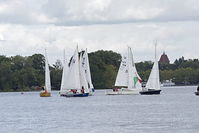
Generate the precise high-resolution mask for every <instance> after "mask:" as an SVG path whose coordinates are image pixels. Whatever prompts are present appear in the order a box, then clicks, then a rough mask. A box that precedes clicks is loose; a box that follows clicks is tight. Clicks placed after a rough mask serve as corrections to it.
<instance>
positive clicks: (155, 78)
mask: <svg viewBox="0 0 199 133" xmlns="http://www.w3.org/2000/svg"><path fill="white" fill-rule="evenodd" d="M156 46H157V44H155V61H154V64H153V68H152V70H151V73H150V76H149V79H148V81H147V84H146V88H147V89H155V90H160V76H159V65H158V60H157V55H156V54H157V53H156Z"/></svg>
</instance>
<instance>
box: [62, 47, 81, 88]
mask: <svg viewBox="0 0 199 133" xmlns="http://www.w3.org/2000/svg"><path fill="white" fill-rule="evenodd" d="M65 89H67V90H70V89H76V90H80V89H81V84H80V71H79V58H78V47H77V48H76V50H75V53H74V55H73V56H72V58H71V60H70V63H69V67H68V72H67V74H66V83H65Z"/></svg>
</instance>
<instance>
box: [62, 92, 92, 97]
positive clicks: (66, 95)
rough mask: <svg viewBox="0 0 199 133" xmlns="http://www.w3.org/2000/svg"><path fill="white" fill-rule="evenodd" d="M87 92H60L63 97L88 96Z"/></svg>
mask: <svg viewBox="0 0 199 133" xmlns="http://www.w3.org/2000/svg"><path fill="white" fill-rule="evenodd" d="M88 95H89V93H81V94H61V95H60V96H63V97H88Z"/></svg>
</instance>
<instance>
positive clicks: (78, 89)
mask: <svg viewBox="0 0 199 133" xmlns="http://www.w3.org/2000/svg"><path fill="white" fill-rule="evenodd" d="M81 60H82V55H81V54H80V57H79V54H78V47H77V48H76V50H75V52H74V54H73V56H72V57H71V59H70V62H69V64H68V68H67V69H66V68H64V69H63V71H65V72H63V75H62V79H63V80H62V86H61V90H60V96H65V97H87V96H88V95H89V93H88V92H89V91H88V86H87V82H86V78H85V73H84V72H83V68H82V66H81V65H80V62H81ZM66 66H67V64H66V65H65V66H64V67H66Z"/></svg>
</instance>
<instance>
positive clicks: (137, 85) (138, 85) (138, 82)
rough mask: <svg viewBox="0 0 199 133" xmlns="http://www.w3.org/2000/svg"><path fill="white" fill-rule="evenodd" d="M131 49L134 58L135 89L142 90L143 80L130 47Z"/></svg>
mask: <svg viewBox="0 0 199 133" xmlns="http://www.w3.org/2000/svg"><path fill="white" fill-rule="evenodd" d="M129 49H130V54H131V58H132V66H133V72H134V75H133V76H134V78H133V79H134V87H135V88H136V89H140V90H141V89H142V83H141V81H142V79H141V78H140V76H139V74H138V72H137V69H136V67H135V63H134V59H133V53H132V50H131V48H130V47H129Z"/></svg>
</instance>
